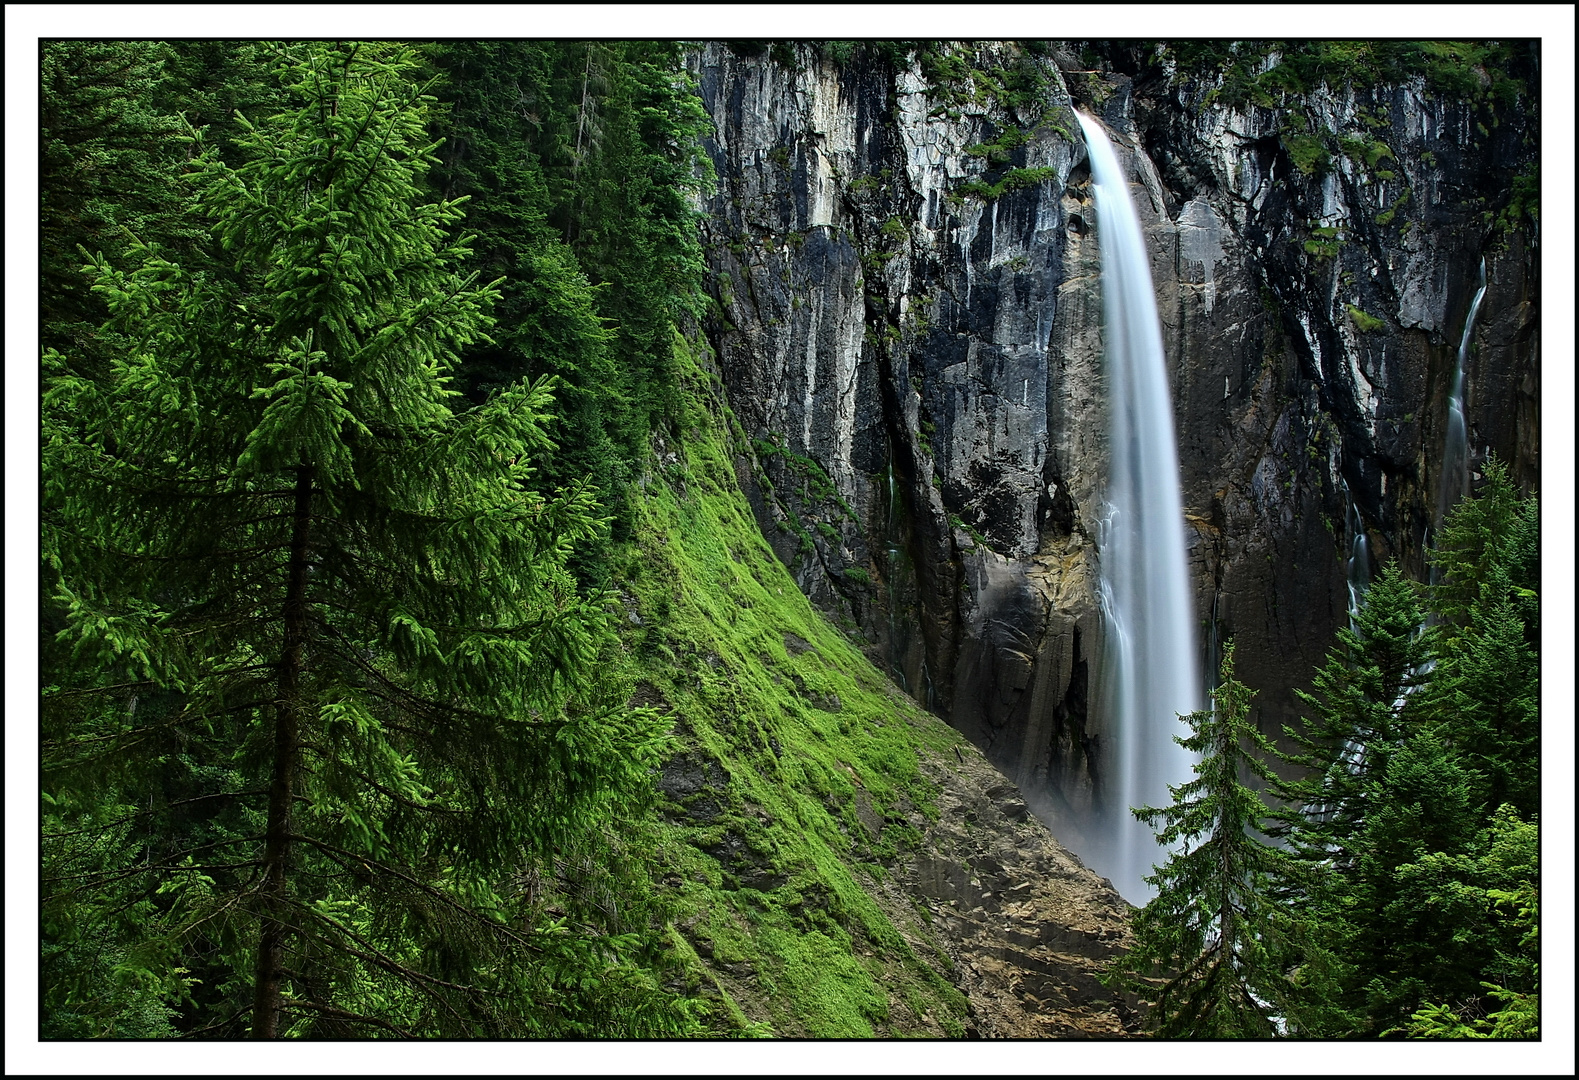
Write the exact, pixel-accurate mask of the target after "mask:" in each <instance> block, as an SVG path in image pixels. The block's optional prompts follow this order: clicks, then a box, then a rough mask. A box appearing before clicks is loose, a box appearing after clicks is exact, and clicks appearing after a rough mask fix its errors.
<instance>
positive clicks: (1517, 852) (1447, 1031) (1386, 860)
mask: <svg viewBox="0 0 1579 1080" xmlns="http://www.w3.org/2000/svg"><path fill="white" fill-rule="evenodd" d="M1537 522H1538V515H1537V512H1536V506H1535V503H1534V501H1533V500H1521V499H1520V498H1519V497H1518V496H1517V493H1516V491H1515V490H1514V489H1513V487H1512V485H1511V483H1510V482H1509V480H1508V477H1507V473H1506V470H1505V469H1504V468H1503V467H1502V466H1501V465H1500V464H1499V463H1498V462H1496V461H1495V460H1492V461H1491V462H1488V464H1487V466H1486V483H1485V485H1484V487H1483V489H1482V491H1481V493H1480V495H1479V497H1478V498H1475V499H1467V500H1465V501H1464V502H1462V503H1461V504H1460V505H1459V506H1458V507H1457V508H1455V509H1454V510H1453V512H1452V513H1451V514H1450V515H1449V518H1448V521H1447V523H1446V524H1445V525H1444V527H1443V529H1442V532H1441V536H1440V538H1439V540H1438V545H1437V549H1436V550H1435V551H1434V552H1433V553H1432V560H1433V562H1434V564H1435V566H1436V568H1437V576H1438V580H1437V582H1436V584H1434V585H1432V586H1431V587H1430V588H1429V590H1427V591H1426V593H1425V600H1426V601H1427V604H1426V607H1425V609H1424V610H1422V606H1421V604H1420V602H1419V594H1418V591H1417V589H1416V588H1415V587H1414V586H1413V585H1411V583H1409V582H1408V581H1406V580H1404V579H1403V578H1402V576H1401V575H1400V574H1399V573H1398V571H1397V569H1396V568H1395V567H1388V568H1387V569H1386V570H1384V571H1383V572H1382V574H1381V575H1379V577H1378V579H1377V580H1376V582H1375V583H1374V584H1373V585H1372V587H1371V589H1370V591H1369V592H1368V593H1367V594H1366V597H1365V602H1364V604H1363V605H1362V606H1361V608H1360V610H1359V611H1358V612H1357V613H1356V614H1355V616H1354V620H1353V623H1354V625H1353V626H1352V628H1346V629H1342V630H1340V631H1339V632H1338V639H1339V640H1338V646H1337V647H1336V648H1335V649H1334V650H1333V651H1332V652H1331V653H1330V654H1329V657H1328V662H1327V664H1326V665H1325V666H1324V667H1323V668H1322V669H1321V670H1320V671H1319V672H1317V675H1316V678H1315V686H1316V691H1317V692H1316V694H1312V695H1305V694H1302V695H1301V697H1302V699H1303V700H1304V702H1305V703H1306V704H1307V705H1308V706H1310V707H1312V709H1313V711H1314V715H1313V716H1312V717H1311V718H1308V719H1306V721H1305V723H1304V726H1303V729H1302V730H1298V731H1296V730H1289V731H1288V734H1289V736H1290V738H1291V739H1292V740H1293V742H1294V743H1295V744H1296V745H1297V746H1298V747H1300V750H1298V751H1296V752H1294V753H1292V754H1290V755H1288V756H1286V757H1285V760H1286V761H1288V762H1289V764H1291V765H1294V766H1296V767H1297V768H1298V769H1299V770H1300V774H1299V775H1298V776H1297V777H1296V778H1295V779H1293V780H1286V781H1277V782H1274V783H1273V784H1272V787H1271V790H1272V792H1273V793H1274V794H1275V795H1277V796H1278V798H1279V799H1280V800H1281V801H1282V803H1283V808H1282V809H1280V810H1278V811H1276V812H1275V813H1274V814H1273V815H1272V817H1273V819H1274V825H1273V826H1272V827H1271V828H1269V830H1268V832H1269V833H1270V834H1271V835H1273V836H1276V837H1281V838H1283V839H1285V841H1286V844H1287V851H1288V852H1289V854H1290V856H1291V860H1290V863H1289V866H1288V869H1287V873H1286V874H1285V875H1284V876H1283V877H1282V878H1281V879H1280V880H1278V881H1277V882H1276V883H1275V889H1274V891H1275V895H1276V896H1277V897H1278V898H1279V900H1280V902H1281V903H1283V904H1284V905H1286V908H1287V911H1288V913H1289V917H1290V919H1291V924H1292V925H1293V926H1294V927H1295V928H1296V930H1297V931H1298V932H1297V934H1296V935H1295V937H1296V939H1297V941H1298V946H1297V948H1296V949H1295V950H1294V955H1295V956H1296V957H1297V958H1298V959H1297V962H1295V966H1294V967H1293V968H1292V969H1291V970H1292V971H1294V972H1295V973H1296V974H1297V984H1298V986H1299V987H1300V990H1299V993H1298V995H1297V998H1298V1002H1297V1003H1298V1011H1297V1012H1294V1013H1291V1016H1290V1020H1291V1024H1290V1029H1291V1032H1292V1033H1295V1034H1302V1035H1306V1036H1318V1037H1320V1036H1326V1037H1331V1036H1350V1037H1352V1036H1355V1035H1369V1036H1376V1035H1389V1034H1393V1035H1396V1034H1407V1035H1411V1036H1414V1037H1485V1036H1487V1035H1490V1034H1496V1035H1498V1036H1499V1037H1500V1036H1508V1037H1519V1035H1520V1034H1521V1033H1527V1032H1528V1031H1529V1030H1530V1029H1531V1027H1532V1025H1533V1024H1534V1022H1535V1021H1534V1015H1535V1002H1536V1001H1538V996H1537V995H1538V985H1537V974H1538V973H1537V970H1536V967H1535V963H1536V956H1537V953H1536V949H1535V945H1534V942H1535V940H1536V939H1535V936H1534V933H1533V927H1534V922H1535V919H1534V914H1533V913H1534V911H1535V909H1536V908H1537V907H1538V901H1537V894H1536V886H1535V882H1536V881H1537V880H1538V875H1537V869H1536V853H1537V850H1538V847H1537V839H1538V834H1537V830H1536V826H1535V823H1534V814H1535V811H1536V809H1537V802H1536V791H1537V790H1538V782H1539V775H1540V773H1539V769H1540V763H1539V727H1540V722H1539V706H1538V693H1539V667H1538V656H1537V653H1536V649H1537V645H1538V636H1537V635H1536V634H1534V633H1532V628H1533V627H1532V624H1530V623H1527V622H1526V617H1528V618H1531V619H1533V618H1534V617H1535V614H1536V612H1537V610H1538V609H1537V607H1536V601H1537V597H1536V594H1535V592H1534V590H1533V588H1531V587H1530V586H1531V585H1533V584H1534V582H1535V581H1536V580H1537V579H1538V573H1539V566H1538V554H1537V553H1538V550H1539V549H1538V541H1537V528H1536V526H1537ZM1516 582H1517V584H1515V583H1516ZM1427 613H1429V615H1430V619H1429V628H1428V629H1425V630H1422V629H1421V627H1422V624H1426V623H1427V622H1428V620H1427V619H1426V615H1427ZM1291 962H1293V961H1291ZM1493 1017H1495V1019H1493Z"/></svg>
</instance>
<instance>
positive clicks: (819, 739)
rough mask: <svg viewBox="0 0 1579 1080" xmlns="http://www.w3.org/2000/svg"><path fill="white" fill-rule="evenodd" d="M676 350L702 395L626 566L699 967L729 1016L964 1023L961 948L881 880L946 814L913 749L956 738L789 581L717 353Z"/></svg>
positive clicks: (675, 876) (686, 935)
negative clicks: (748, 489) (949, 944)
mask: <svg viewBox="0 0 1579 1080" xmlns="http://www.w3.org/2000/svg"><path fill="white" fill-rule="evenodd" d="M676 352H677V353H678V354H680V355H681V363H682V367H683V368H684V369H685V373H684V378H685V380H686V382H687V384H688V389H689V391H690V393H689V395H688V400H689V402H690V406H689V410H690V411H689V414H688V415H687V416H686V417H685V419H684V421H683V423H682V425H681V426H682V428H684V430H683V431H682V432H681V437H680V440H679V446H678V447H677V448H675V450H674V455H673V456H672V457H671V456H670V455H669V454H667V453H665V452H663V448H660V454H659V456H658V459H657V463H655V466H654V473H653V474H652V475H650V476H649V477H647V478H646V480H645V483H644V488H645V490H644V492H643V493H642V496H641V498H640V500H639V501H640V503H641V509H640V511H639V526H638V531H637V536H636V538H635V543H633V544H632V545H631V546H630V548H629V549H628V554H627V557H626V562H625V565H624V567H623V573H622V574H621V575H620V576H621V578H622V587H623V588H624V590H625V591H626V593H627V597H628V607H630V609H631V613H632V614H633V615H634V616H635V619H630V620H627V627H626V628H627V634H628V643H629V645H630V648H631V650H632V653H633V655H634V658H635V663H636V667H637V675H638V678H640V679H641V680H642V681H641V682H640V683H639V684H638V691H637V699H638V700H639V701H643V702H645V703H658V704H662V705H666V706H668V707H670V708H672V710H673V713H674V715H675V719H676V727H675V731H676V735H677V741H678V744H679V747H678V748H679V753H678V754H677V756H676V758H675V759H673V760H672V761H671V764H670V766H669V767H668V768H666V770H665V776H664V778H663V781H662V782H661V785H660V786H662V787H664V788H666V789H667V794H665V795H662V796H660V799H659V804H658V810H659V815H660V820H659V823H658V825H657V830H658V833H659V835H660V838H661V839H660V842H659V843H658V844H657V846H656V848H655V851H654V854H653V855H652V859H653V861H654V871H655V880H656V881H658V882H659V883H660V886H661V887H662V888H663V890H664V891H665V893H666V894H667V899H668V900H669V901H671V902H672V903H673V904H674V905H675V908H676V910H677V914H676V917H675V920H674V921H675V931H674V934H673V940H674V945H675V948H676V951H677V952H678V953H679V954H680V956H681V958H682V959H683V960H684V962H685V967H686V968H687V972H688V975H687V979H688V982H689V983H690V985H691V986H692V988H693V989H694V990H695V991H696V992H698V993H700V994H701V995H702V996H704V997H710V998H713V999H714V1001H715V1003H716V1005H715V1007H714V1008H713V1009H712V1010H711V1014H712V1015H711V1018H710V1021H709V1024H710V1027H712V1029H713V1030H715V1031H716V1032H718V1033H720V1034H722V1033H725V1032H726V1031H737V1032H743V1033H753V1034H774V1035H786V1036H794V1035H804V1036H812V1037H825V1038H837V1037H862V1036H884V1035H903V1034H916V1035H927V1034H932V1035H942V1034H950V1035H958V1034H960V1033H961V1032H962V1030H963V1021H964V1017H965V1008H966V1006H965V998H964V996H963V995H962V994H961V993H960V992H959V991H958V990H956V989H955V987H954V986H953V985H952V984H951V981H950V979H949V978H948V973H949V969H950V961H949V960H948V959H947V958H946V957H945V956H944V955H943V953H942V951H941V950H938V949H935V948H932V947H931V946H930V943H929V942H928V941H927V940H926V932H925V930H924V929H920V925H919V924H918V923H917V922H914V921H912V920H911V919H910V918H906V917H904V916H905V915H909V914H914V913H901V912H896V911H894V910H893V906H892V904H890V905H889V906H888V908H887V909H886V910H885V908H884V906H883V904H882V903H881V902H880V901H879V900H878V899H877V898H875V895H874V891H873V890H872V889H871V885H872V883H873V882H874V881H876V880H881V879H882V877H883V876H884V875H885V874H886V872H887V871H886V869H885V866H891V865H893V863H894V862H895V860H896V859H897V858H900V857H902V856H903V854H904V852H905V851H906V850H907V849H909V848H913V847H914V846H915V844H916V843H917V841H918V840H919V838H920V834H919V833H918V831H917V830H916V828H915V826H914V825H913V824H912V823H911V821H907V820H906V818H907V816H911V815H915V814H916V812H917V811H918V810H919V811H920V813H921V814H922V815H925V816H926V817H929V818H931V819H935V818H936V814H937V811H936V808H935V802H936V793H937V788H936V787H935V786H934V785H933V784H932V783H931V782H929V781H928V780H926V779H925V778H923V777H922V775H921V773H920V772H919V770H918V759H919V755H921V754H930V755H937V754H939V753H943V754H947V753H950V750H951V748H953V747H955V746H963V745H964V743H963V740H961V739H960V737H959V736H958V735H957V734H956V733H955V732H953V731H952V730H951V729H950V728H948V727H947V726H946V725H945V724H944V723H943V722H942V721H940V720H938V719H937V718H935V717H933V716H931V715H930V714H928V713H926V712H925V711H923V710H922V709H920V708H919V707H917V706H916V705H915V704H914V703H913V702H911V701H910V699H909V698H906V697H904V696H903V695H902V694H900V693H899V692H898V691H897V690H895V689H894V688H893V687H892V686H891V685H890V684H889V683H888V680H887V679H886V677H885V676H883V675H882V674H881V673H879V672H878V671H877V670H876V669H875V668H873V667H872V665H871V664H870V663H869V662H868V661H867V660H866V658H865V657H863V656H862V655H861V654H860V653H859V652H858V651H857V650H856V648H855V647H854V646H853V645H852V644H851V643H850V641H849V640H848V639H847V638H845V637H844V635H843V634H841V633H840V632H839V631H838V630H836V629H834V628H833V627H832V626H831V625H829V624H828V623H827V622H826V621H825V620H824V618H823V617H822V616H821V615H820V614H819V613H817V612H816V611H815V610H814V609H813V608H812V607H811V605H810V603H809V602H808V601H807V600H806V598H805V597H804V596H803V595H802V594H801V592H800V591H799V590H798V589H797V588H796V587H795V584H794V582H793V581H792V580H791V578H790V576H789V574H788V573H787V572H786V570H785V568H784V567H783V565H782V564H781V563H780V562H779V561H778V560H777V558H776V557H775V556H774V555H773V553H772V551H771V549H770V548H769V547H768V545H767V543H766V542H765V541H764V539H763V538H762V535H761V533H760V531H759V530H758V528H757V525H756V522H755V521H754V519H753V518H752V515H751V511H750V508H749V507H748V505H747V503H746V500H745V498H744V496H743V495H742V494H741V492H740V489H739V487H738V485H737V483H736V479H735V471H734V465H733V462H732V455H733V453H734V452H735V451H736V450H737V449H743V448H744V446H745V436H744V433H743V432H741V431H740V429H739V427H738V425H737V424H736V423H735V421H734V418H733V416H732V415H731V414H730V413H729V411H728V408H727V406H726V405H725V404H724V402H723V398H722V392H721V389H720V387H719V384H718V382H717V379H716V378H715V377H714V376H713V375H712V374H711V373H710V372H709V371H708V370H707V368H708V366H709V364H708V361H707V360H706V359H705V358H699V357H696V356H694V355H692V354H691V353H690V351H689V349H687V348H686V347H685V346H684V344H683V343H677V346H676ZM636 620H640V622H639V623H638V622H637V621H636ZM687 778H688V779H687ZM863 819H864V820H863ZM896 921H898V922H903V923H905V924H906V926H907V933H901V932H900V930H899V928H898V927H897V926H896ZM907 937H908V941H907ZM912 943H914V944H912ZM920 954H925V955H920Z"/></svg>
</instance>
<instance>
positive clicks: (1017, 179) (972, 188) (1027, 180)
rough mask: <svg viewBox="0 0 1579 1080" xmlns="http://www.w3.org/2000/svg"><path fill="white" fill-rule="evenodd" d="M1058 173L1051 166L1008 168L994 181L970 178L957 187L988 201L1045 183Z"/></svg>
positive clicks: (966, 193) (964, 192)
mask: <svg viewBox="0 0 1579 1080" xmlns="http://www.w3.org/2000/svg"><path fill="white" fill-rule="evenodd" d="M1057 175H1058V170H1057V169H1053V168H1036V169H1009V170H1007V171H1006V172H1005V173H1004V174H1003V176H1002V177H1000V178H999V179H998V180H997V181H996V182H995V183H991V184H989V183H986V182H984V181H981V180H972V181H970V182H968V183H965V184H961V185H960V186H959V188H958V189H957V190H958V191H959V193H960V194H962V195H973V196H975V197H976V198H978V199H985V200H987V201H988V202H990V201H992V200H993V199H997V198H1001V197H1002V196H1004V195H1005V194H1007V193H1008V192H1011V191H1019V190H1020V189H1021V188H1028V187H1035V186H1037V185H1038V184H1043V183H1046V182H1047V181H1048V180H1051V179H1053V178H1054V177H1056V176H1057Z"/></svg>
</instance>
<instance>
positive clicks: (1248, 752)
mask: <svg viewBox="0 0 1579 1080" xmlns="http://www.w3.org/2000/svg"><path fill="white" fill-rule="evenodd" d="M1233 663H1234V649H1233V645H1232V644H1231V643H1230V644H1229V646H1228V647H1227V648H1226V649H1225V650H1224V651H1223V662H1222V668H1221V681H1220V682H1219V684H1218V687H1217V690H1216V694H1215V698H1216V701H1215V706H1214V708H1211V709H1207V710H1202V711H1199V712H1193V713H1191V714H1189V715H1188V716H1185V717H1183V719H1184V721H1185V723H1187V724H1188V725H1189V726H1190V730H1191V734H1190V735H1189V736H1187V737H1178V736H1175V740H1176V741H1177V742H1178V743H1179V745H1181V746H1183V747H1184V748H1185V749H1187V750H1190V751H1192V752H1194V753H1195V754H1197V755H1198V756H1199V761H1198V762H1197V764H1196V765H1195V767H1194V768H1195V779H1194V780H1191V781H1190V782H1189V783H1186V784H1181V785H1178V786H1176V787H1170V790H1171V792H1172V794H1173V797H1174V801H1173V805H1172V806H1170V807H1165V808H1156V807H1141V808H1136V809H1135V810H1134V813H1135V816H1136V817H1137V818H1139V819H1140V820H1142V821H1144V822H1146V823H1147V824H1148V825H1155V824H1157V823H1159V822H1160V823H1161V827H1160V828H1159V829H1158V830H1157V840H1158V842H1159V843H1161V844H1163V845H1164V846H1167V847H1170V848H1175V847H1176V848H1177V849H1178V850H1177V851H1176V852H1175V853H1174V854H1173V855H1172V856H1170V858H1169V859H1168V862H1167V864H1166V865H1165V866H1163V867H1161V868H1160V869H1159V870H1158V871H1157V873H1156V875H1155V876H1152V877H1148V878H1147V879H1146V880H1147V881H1148V882H1150V883H1151V884H1153V885H1155V886H1156V887H1157V895H1156V896H1155V897H1154V898H1153V899H1152V900H1151V902H1150V903H1148V904H1147V905H1146V906H1145V907H1144V908H1142V909H1141V910H1140V911H1139V912H1137V913H1136V915H1135V918H1134V922H1133V924H1132V927H1133V930H1134V933H1135V947H1134V948H1133V949H1131V950H1130V952H1128V953H1127V954H1125V956H1124V957H1123V958H1121V959H1120V960H1119V961H1118V962H1117V964H1116V965H1115V966H1114V968H1113V969H1112V972H1113V974H1112V975H1111V976H1110V980H1111V981H1113V982H1115V983H1117V984H1119V985H1124V986H1127V987H1128V988H1130V989H1134V990H1137V991H1140V992H1142V993H1147V994H1148V995H1150V994H1154V995H1155V1004H1154V1006H1153V1010H1152V1014H1151V1023H1152V1025H1153V1026H1154V1028H1155V1031H1156V1033H1157V1034H1158V1035H1159V1036H1161V1037H1164V1038H1195V1039H1241V1038H1271V1037H1274V1036H1275V1035H1277V1034H1278V1019H1277V1018H1278V1017H1279V1016H1280V1015H1286V1012H1287V1010H1288V1008H1289V1006H1290V1004H1291V994H1290V991H1291V984H1290V983H1289V981H1288V979H1287V978H1286V977H1285V976H1284V974H1283V968H1282V955H1283V953H1284V951H1285V949H1286V940H1287V936H1288V927H1287V926H1286V925H1285V923H1284V920H1282V918H1281V916H1280V914H1279V912H1278V910H1277V908H1276V905H1275V904H1274V903H1273V902H1272V900H1271V897H1270V892H1271V881H1272V879H1273V877H1274V876H1275V875H1277V874H1278V873H1279V872H1280V866H1281V858H1280V855H1279V853H1278V852H1277V851H1276V850H1275V849H1273V848H1271V847H1268V846H1267V845H1266V844H1264V843H1262V842H1261V841H1260V840H1259V839H1257V838H1256V837H1255V836H1254V835H1252V833H1253V831H1256V830H1259V829H1261V828H1262V825H1263V822H1264V821H1265V819H1266V817H1267V815H1268V813H1269V811H1268V809H1267V806H1266V803H1265V802H1263V801H1262V799H1261V796H1260V795H1259V794H1257V793H1256V792H1255V791H1253V790H1251V789H1250V788H1248V787H1246V786H1245V785H1244V784H1243V783H1242V782H1241V780H1240V776H1241V774H1242V773H1245V772H1247V773H1249V774H1251V775H1254V776H1258V777H1261V778H1262V779H1263V780H1265V779H1267V768H1266V765H1265V764H1264V756H1265V755H1269V754H1270V753H1271V752H1272V751H1271V747H1270V746H1269V745H1268V744H1267V742H1266V739H1265V737H1264V736H1263V735H1261V733H1260V732H1258V731H1257V730H1256V729H1255V726H1254V725H1253V724H1252V723H1251V722H1250V720H1249V706H1250V698H1251V696H1252V691H1251V690H1250V689H1249V688H1248V687H1246V686H1245V685H1244V684H1243V683H1241V682H1239V681H1238V680H1236V679H1235V678H1234V669H1233ZM1158 983H1160V985H1158Z"/></svg>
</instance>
